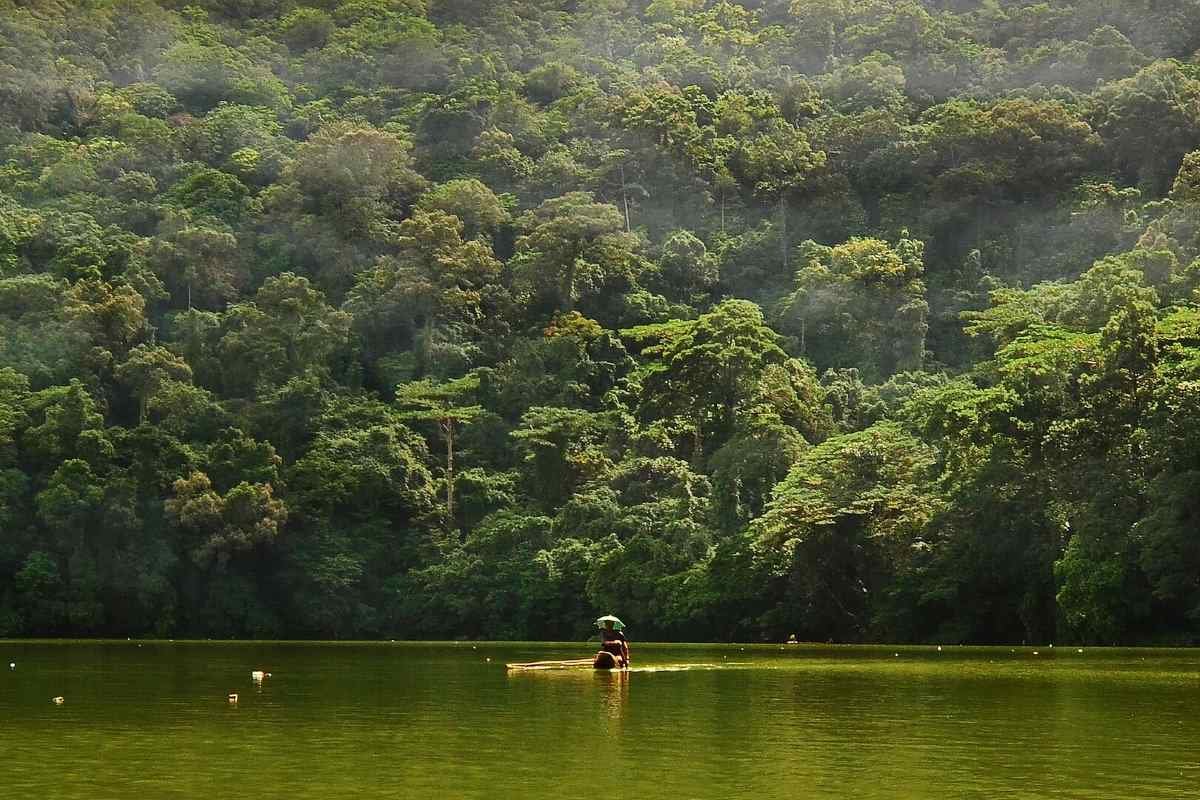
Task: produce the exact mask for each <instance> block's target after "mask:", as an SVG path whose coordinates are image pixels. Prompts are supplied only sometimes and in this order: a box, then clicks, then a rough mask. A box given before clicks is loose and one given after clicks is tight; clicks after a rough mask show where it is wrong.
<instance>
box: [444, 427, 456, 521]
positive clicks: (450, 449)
mask: <svg viewBox="0 0 1200 800" xmlns="http://www.w3.org/2000/svg"><path fill="white" fill-rule="evenodd" d="M442 435H443V436H444V437H445V439H446V518H447V519H449V520H450V527H452V528H453V527H454V419H453V418H452V417H446V418H444V419H443V420H442Z"/></svg>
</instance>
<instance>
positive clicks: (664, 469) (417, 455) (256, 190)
mask: <svg viewBox="0 0 1200 800" xmlns="http://www.w3.org/2000/svg"><path fill="white" fill-rule="evenodd" d="M1198 48H1200V0H1121V1H1120V2H1117V1H1116V0H1077V1H1076V2H1068V1H1066V0H1051V1H1050V2H1037V3H1034V2H1025V1H1023V0H1014V1H1013V2H999V1H998V0H982V1H980V2H977V1H976V0H920V1H918V0H791V1H790V2H789V0H757V1H756V0H742V2H730V1H729V0H717V1H716V2H714V1H713V0H652V2H646V1H645V0H574V2H572V1H571V0H494V1H492V2H476V1H475V0H353V2H334V1H333V0H247V1H243V0H197V2H194V3H190V4H185V3H183V2H182V1H180V2H162V3H157V4H156V3H154V2H150V0H85V1H83V2H67V1H66V0H29V1H28V2H14V0H0V635H10V636H11V635H106V636H122V637H123V636H127V635H128V636H142V635H157V636H179V637H183V636H197V637H206V636H207V637H243V636H262V637H283V636H287V637H308V636H313V637H336V638H349V637H368V638H369V637H379V636H384V637H394V638H401V637H404V638H415V637H460V636H466V637H493V638H526V637H532V638H542V637H555V638H573V637H579V636H582V635H584V633H585V631H586V630H587V626H588V623H589V621H590V619H592V618H593V617H594V616H595V615H596V613H597V612H601V613H603V612H608V611H615V612H616V613H619V614H620V615H621V616H622V617H623V618H625V619H626V620H627V621H628V622H629V623H630V624H631V632H632V633H633V634H634V635H635V636H636V637H638V638H642V639H646V638H652V637H653V638H676V639H697V640H710V639H717V640H726V639H742V640H756V639H760V638H769V639H770V638H775V639H777V638H781V637H784V636H786V635H787V634H790V633H795V634H797V635H798V636H800V637H801V638H802V639H815V640H822V641H824V640H833V641H864V640H898V641H939V642H1010V641H1021V640H1029V641H1038V642H1044V641H1059V642H1066V641H1079V642H1100V643H1112V642H1123V643H1134V642H1193V641H1197V640H1198V639H1200V307H1198V306H1197V302H1198V297H1200V295H1198V294H1197V287H1200V258H1198V256H1200V54H1197V49H1198Z"/></svg>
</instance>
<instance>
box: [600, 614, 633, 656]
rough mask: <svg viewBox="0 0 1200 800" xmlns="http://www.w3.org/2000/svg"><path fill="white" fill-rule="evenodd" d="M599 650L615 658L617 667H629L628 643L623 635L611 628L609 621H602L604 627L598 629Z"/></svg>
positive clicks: (611, 622) (611, 623) (610, 621)
mask: <svg viewBox="0 0 1200 800" xmlns="http://www.w3.org/2000/svg"><path fill="white" fill-rule="evenodd" d="M600 649H601V650H603V651H605V652H607V653H612V654H613V655H614V656H616V658H617V666H619V667H628V666H629V643H628V642H627V641H625V634H623V633H621V631H619V630H617V629H616V628H615V627H614V626H613V621H612V620H611V619H606V620H604V626H603V627H602V628H600Z"/></svg>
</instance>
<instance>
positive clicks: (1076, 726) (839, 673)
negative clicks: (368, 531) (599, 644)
mask: <svg viewBox="0 0 1200 800" xmlns="http://www.w3.org/2000/svg"><path fill="white" fill-rule="evenodd" d="M592 650H593V648H592V647H591V646H589V645H586V644H566V645H547V644H477V645H472V644H470V643H459V644H455V643H443V644H411V643H403V644H401V643H370V644H300V643H208V642H205V643H183V642H176V643H168V642H113V643H99V642H97V643H93V642H85V643H80V642H63V643H44V642H3V641H0V796H3V797H4V798H17V799H18V800H24V798H31V799H32V798H64V799H70V798H136V799H137V800H152V799H154V798H205V800H221V799H222V798H256V799H261V798H287V800H302V799H304V798H313V799H314V800H316V799H318V798H319V799H320V800H330V799H331V798H426V797H429V798H440V797H448V798H489V800H491V799H493V798H510V797H511V798H531V799H533V800H537V799H539V798H555V799H556V800H559V799H560V798H566V797H576V798H596V797H606V796H607V797H613V798H621V800H627V799H630V798H632V799H633V800H639V799H641V798H738V797H748V798H852V799H853V800H868V799H869V798H935V797H937V798H989V799H990V798H1045V797H1055V798H1068V797H1069V798H1088V799H1089V800H1098V799H1103V798H1143V799H1144V798H1190V797H1197V796H1200V652H1197V651H1186V650H1106V649H1086V650H1085V651H1084V652H1082V653H1080V652H1078V651H1077V650H1076V648H1054V649H1049V648H1038V652H1037V654H1036V655H1035V654H1034V648H1029V647H1022V648H1015V649H1010V648H1007V647H1005V648H959V647H946V648H944V650H943V651H941V652H939V651H938V650H937V649H936V648H900V649H897V648H894V647H889V648H880V647H869V648H854V647H844V648H843V647H808V646H790V647H787V648H783V649H781V648H780V647H779V646H767V647H763V646H747V647H745V648H742V647H739V646H736V645H735V646H675V645H655V646H650V645H644V644H638V643H636V642H635V643H634V651H633V654H634V669H633V670H632V671H630V672H629V673H628V674H618V673H596V672H593V671H591V670H581V671H573V672H539V673H523V674H519V673H513V674H509V673H507V672H506V670H505V668H504V664H505V662H511V661H534V660H539V659H545V658H579V657H581V656H582V657H586V656H589V655H590V654H591V652H592ZM489 658H490V659H491V660H490V661H488V660H487V659H489ZM10 661H11V662H15V663H16V669H14V670H9V669H8V664H9V662H10ZM253 669H265V670H268V671H270V672H271V673H272V676H271V677H270V678H268V679H266V680H265V681H264V682H263V683H262V685H261V686H256V685H255V684H254V683H253V682H252V681H251V678H250V671H251V670H253ZM230 692H237V693H238V695H239V701H238V703H237V704H236V705H231V704H230V703H229V702H228V701H227V695H228V694H229V693H230ZM55 696H62V697H63V698H64V702H63V704H62V705H55V704H53V703H52V702H51V698H52V697H55Z"/></svg>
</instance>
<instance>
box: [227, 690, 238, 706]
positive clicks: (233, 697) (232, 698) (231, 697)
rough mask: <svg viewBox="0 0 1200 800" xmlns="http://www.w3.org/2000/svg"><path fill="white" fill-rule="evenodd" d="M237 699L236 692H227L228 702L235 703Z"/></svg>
mask: <svg viewBox="0 0 1200 800" xmlns="http://www.w3.org/2000/svg"><path fill="white" fill-rule="evenodd" d="M237 701H238V696H237V694H236V693H235V692H230V693H229V702H230V703H236V702H237Z"/></svg>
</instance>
